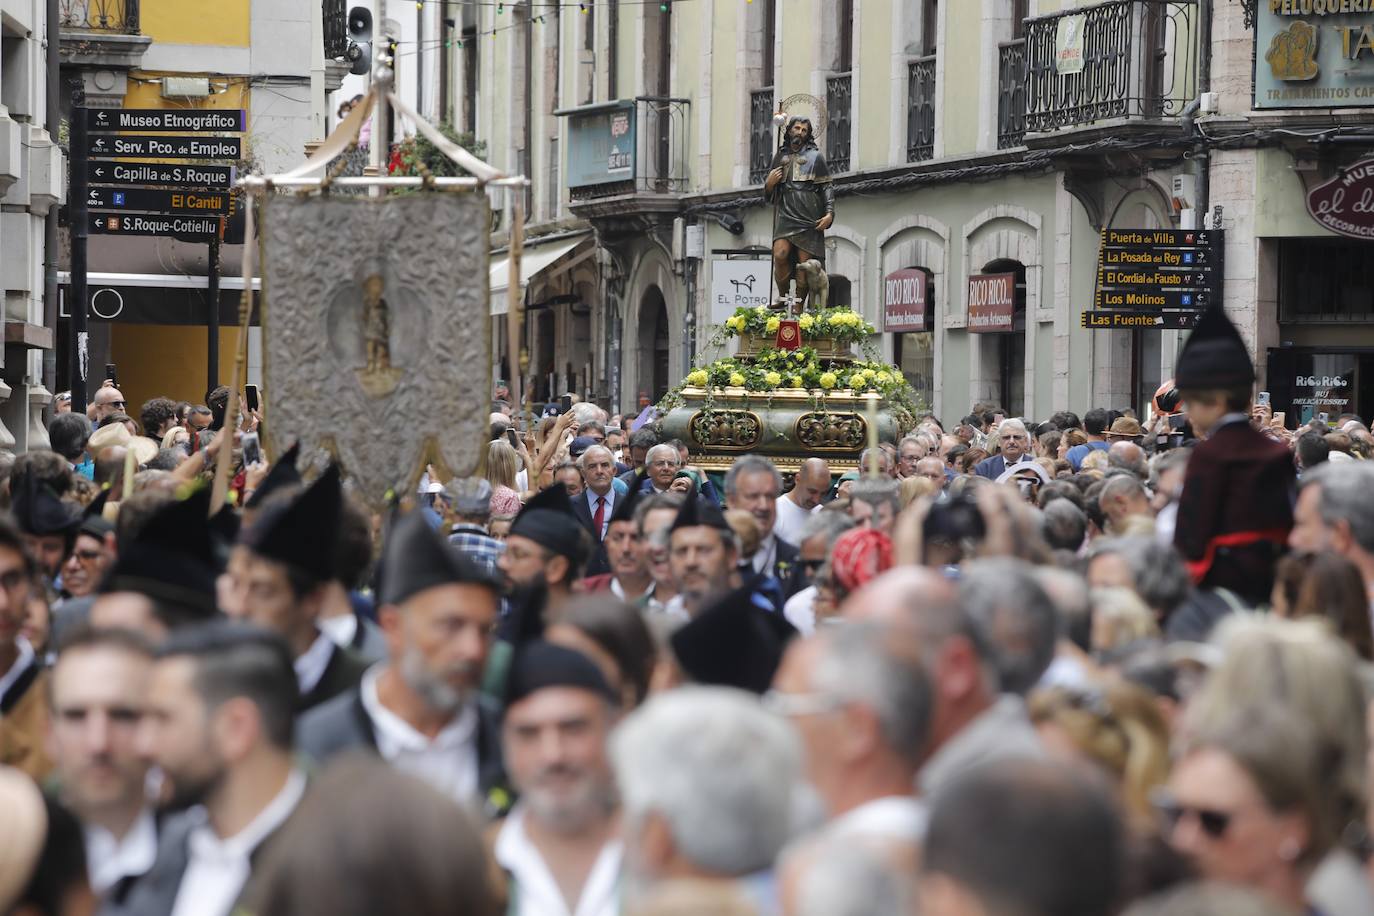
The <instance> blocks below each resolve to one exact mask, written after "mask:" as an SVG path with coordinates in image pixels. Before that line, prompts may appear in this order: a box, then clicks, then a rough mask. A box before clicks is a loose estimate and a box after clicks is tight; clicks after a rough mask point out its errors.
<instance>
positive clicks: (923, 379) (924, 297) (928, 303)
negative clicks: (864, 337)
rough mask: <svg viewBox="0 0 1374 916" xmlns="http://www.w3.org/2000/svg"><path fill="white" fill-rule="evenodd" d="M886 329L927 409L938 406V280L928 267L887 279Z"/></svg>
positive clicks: (896, 356) (896, 358)
mask: <svg viewBox="0 0 1374 916" xmlns="http://www.w3.org/2000/svg"><path fill="white" fill-rule="evenodd" d="M883 297H884V298H883V311H884V314H883V328H884V329H885V330H887V331H890V332H892V358H893V361H894V362H895V363H896V364H897V366H898V367H899V368H901V370H902V375H904V376H906V380H907V382H908V383H909V384H910V385H911V387H912V389H914V390H915V392H916V396H917V397H918V398H919V399H920V401H921V403H922V404H923V405H925V406H926V407H930V406H932V405H933V404H934V403H935V334H934V333H933V331H932V330H931V329H932V328H933V327H934V319H933V312H934V305H933V303H934V302H935V280H934V276H933V274H931V272H930V271H929V270H928V269H927V268H924V267H908V268H905V269H903V270H899V271H896V272H894V273H891V274H888V275H887V276H886V277H884V278H883Z"/></svg>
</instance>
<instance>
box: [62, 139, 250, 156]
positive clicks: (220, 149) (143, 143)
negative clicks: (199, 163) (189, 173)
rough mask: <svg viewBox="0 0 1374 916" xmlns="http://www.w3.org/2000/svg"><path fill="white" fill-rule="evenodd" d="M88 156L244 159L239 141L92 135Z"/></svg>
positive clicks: (87, 150)
mask: <svg viewBox="0 0 1374 916" xmlns="http://www.w3.org/2000/svg"><path fill="white" fill-rule="evenodd" d="M86 152H87V153H89V154H90V155H92V156H128V157H134V158H138V159H241V158H243V156H242V153H243V141H242V140H241V139H240V138H238V137H126V136H123V135H120V134H116V135H109V134H91V135H90V136H89V137H88V139H87V147H86Z"/></svg>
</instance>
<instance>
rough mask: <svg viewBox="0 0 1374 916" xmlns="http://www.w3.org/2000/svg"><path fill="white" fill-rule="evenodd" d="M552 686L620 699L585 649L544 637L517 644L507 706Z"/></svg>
mask: <svg viewBox="0 0 1374 916" xmlns="http://www.w3.org/2000/svg"><path fill="white" fill-rule="evenodd" d="M549 687H574V688H578V689H581V690H588V691H591V692H592V693H597V694H600V695H601V696H603V697H605V698H606V699H607V700H609V701H611V702H612V703H615V702H618V701H619V697H617V696H616V695H615V691H614V690H612V689H611V685H610V684H608V683H607V682H606V676H605V675H604V674H602V673H601V669H600V668H598V667H596V663H595V662H593V661H592V660H591V659H589V658H587V656H585V655H583V654H582V653H581V652H578V651H576V650H575V649H569V648H566V647H564V646H558V645H554V644H553V643H549V642H544V641H543V640H536V641H534V642H531V643H526V644H524V645H521V646H517V647H516V650H515V658H514V660H513V661H512V662H511V669H510V676H509V677H508V678H507V680H506V698H505V699H506V707H507V708H509V707H511V706H512V705H514V704H516V703H518V702H520V701H521V700H523V699H525V697H528V696H529V695H530V694H532V693H534V692H535V691H538V690H544V689H546V688H549Z"/></svg>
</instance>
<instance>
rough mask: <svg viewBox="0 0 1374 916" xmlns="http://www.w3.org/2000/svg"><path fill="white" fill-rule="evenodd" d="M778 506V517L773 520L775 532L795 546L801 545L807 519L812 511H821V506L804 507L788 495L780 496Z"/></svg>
mask: <svg viewBox="0 0 1374 916" xmlns="http://www.w3.org/2000/svg"><path fill="white" fill-rule="evenodd" d="M777 506H778V517H777V520H776V521H774V522H773V534H775V535H776V536H778V537H780V538H782V539H783V540H784V541H786V542H787V543H789V544H791V545H792V546H793V547H800V546H801V536H802V529H803V528H805V527H806V520H807V519H809V518H810V517H811V515H812V513H814V512H819V511H820V509H821V507H820V506H817V507H816V508H814V509H803V508H802V507H801V506H799V505H797V504H796V503H794V502H792V500H791V499H789V498H788V497H786V496H782V497H779V499H778V502H777Z"/></svg>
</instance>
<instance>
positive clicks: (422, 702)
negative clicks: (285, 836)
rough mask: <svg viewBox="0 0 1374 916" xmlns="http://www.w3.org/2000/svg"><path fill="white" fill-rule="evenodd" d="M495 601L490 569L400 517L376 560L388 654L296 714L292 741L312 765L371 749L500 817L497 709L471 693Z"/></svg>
mask: <svg viewBox="0 0 1374 916" xmlns="http://www.w3.org/2000/svg"><path fill="white" fill-rule="evenodd" d="M568 524H569V525H572V524H574V523H573V522H572V520H571V519H569V520H568ZM500 606H501V598H500V586H499V584H498V582H497V580H496V578H495V577H494V576H493V574H491V573H489V572H488V571H487V570H485V569H483V568H482V567H480V566H478V565H477V564H475V563H473V562H472V561H471V560H469V559H468V558H467V557H465V556H463V555H462V554H460V553H458V552H457V551H456V550H454V549H453V548H452V547H450V546H449V545H448V544H447V543H445V542H444V540H443V538H441V537H440V536H439V534H438V533H436V532H435V531H433V530H432V529H431V528H430V527H429V523H428V522H426V521H425V519H424V517H423V515H422V514H421V513H420V512H411V513H410V514H408V515H406V516H405V517H404V518H402V519H401V520H400V521H399V522H397V523H396V525H395V527H394V528H393V530H392V532H391V535H390V536H389V538H388V539H387V543H386V546H385V548H384V554H383V557H382V570H381V594H380V605H379V607H378V611H377V620H378V623H379V624H380V625H381V628H382V632H383V633H384V634H385V635H386V640H387V644H388V647H389V653H390V654H389V657H388V660H387V661H385V662H382V663H381V664H379V665H377V666H375V667H373V668H370V669H368V671H367V673H366V674H365V675H364V676H363V679H362V683H361V684H360V685H359V686H358V687H356V688H354V689H353V690H350V691H349V692H347V693H345V694H343V695H341V696H338V697H336V698H335V699H333V700H331V701H330V702H328V703H325V704H324V705H322V706H320V707H319V708H317V709H314V710H312V711H311V712H309V713H307V714H306V715H305V716H303V717H302V718H301V721H300V725H299V728H298V729H297V734H296V737H297V747H298V748H299V749H300V750H301V751H302V752H303V753H305V754H307V755H308V756H310V757H311V758H313V759H314V760H316V761H318V762H320V763H323V762H325V761H327V760H328V759H329V758H331V757H333V756H334V755H336V754H340V753H343V752H346V751H351V750H367V751H372V752H374V753H377V754H380V755H381V756H382V757H383V758H384V759H385V760H386V761H387V762H388V763H390V764H391V765H392V766H395V767H396V768H397V769H399V770H402V771H404V772H407V773H410V774H412V775H414V776H416V777H418V778H420V779H423V780H425V781H426V782H429V783H430V784H432V785H434V786H435V787H436V788H438V789H439V790H440V791H442V792H445V793H446V794H448V795H450V796H451V797H453V798H454V799H456V800H458V801H459V802H460V803H462V804H463V805H464V806H465V807H477V806H478V804H479V802H482V801H484V800H485V801H486V803H487V809H488V811H489V812H490V813H493V814H494V813H500V812H499V809H502V808H504V807H505V805H504V803H501V802H500V800H499V797H500V795H501V793H500V792H494V791H493V790H500V789H502V784H503V781H504V776H503V770H502V766H501V752H500V739H499V731H498V723H497V715H496V711H495V710H494V708H493V707H491V706H490V705H488V704H487V703H486V702H485V701H484V700H483V699H482V698H481V697H480V696H479V694H478V687H479V685H480V683H481V678H482V670H483V667H484V666H485V664H486V661H487V655H488V653H489V652H490V650H491V644H492V633H493V629H494V627H495V624H496V621H497V617H498V612H499V609H500ZM493 799H496V801H493Z"/></svg>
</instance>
